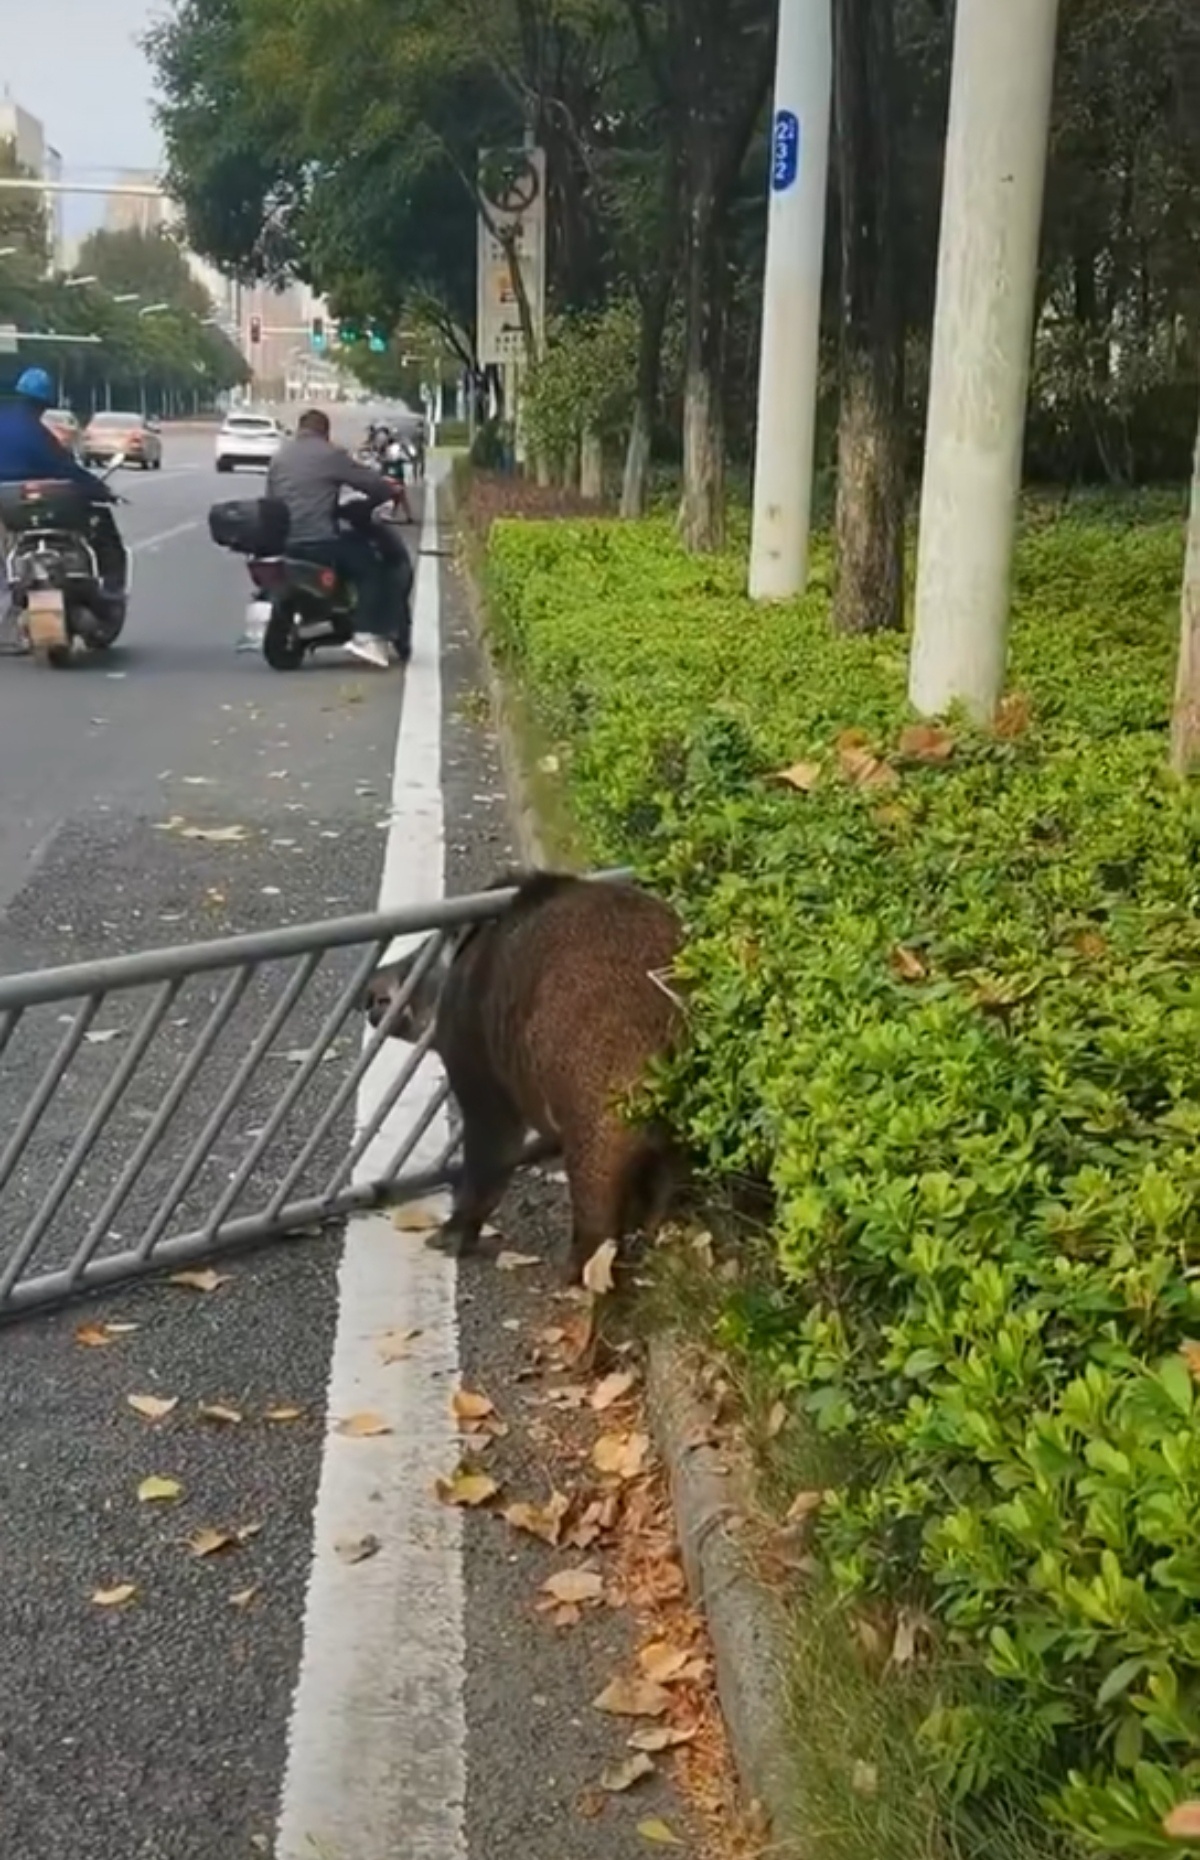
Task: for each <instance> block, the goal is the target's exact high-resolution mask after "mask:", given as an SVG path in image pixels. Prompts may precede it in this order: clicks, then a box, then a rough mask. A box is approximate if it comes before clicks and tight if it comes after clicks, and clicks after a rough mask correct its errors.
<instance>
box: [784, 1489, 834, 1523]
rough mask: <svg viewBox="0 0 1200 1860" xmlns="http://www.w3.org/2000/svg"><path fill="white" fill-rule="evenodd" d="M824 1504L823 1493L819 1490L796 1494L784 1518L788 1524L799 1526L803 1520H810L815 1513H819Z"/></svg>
mask: <svg viewBox="0 0 1200 1860" xmlns="http://www.w3.org/2000/svg"><path fill="white" fill-rule="evenodd" d="M824 1503H825V1493H824V1492H823V1491H821V1490H816V1491H807V1492H797V1494H796V1496H795V1498H794V1499H793V1500H792V1502H791V1504H790V1505H789V1506H788V1508H787V1510H786V1512H785V1513H784V1517H785V1518H786V1520H787V1522H788V1523H789V1524H801V1523H803V1521H804V1519H805V1518H810V1517H812V1516H813V1514H814V1513H815V1512H818V1511H820V1509H821V1506H822V1505H823V1504H824Z"/></svg>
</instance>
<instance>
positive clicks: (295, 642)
mask: <svg viewBox="0 0 1200 1860" xmlns="http://www.w3.org/2000/svg"><path fill="white" fill-rule="evenodd" d="M262 652H263V658H264V659H265V660H266V662H267V664H268V665H269V666H270V668H271V670H272V671H273V672H295V671H298V670H299V668H300V667H301V665H303V663H304V653H305V646H304V641H303V640H302V639H301V638H300V616H299V614H298V613H297V611H296V607H295V604H294V603H293V602H292V601H281V602H280V603H279V605H278V606H277V607H273V608H272V609H271V618H270V619H269V620H268V621H267V625H266V630H265V631H264V633H263V642H262Z"/></svg>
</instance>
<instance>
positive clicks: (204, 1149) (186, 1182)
mask: <svg viewBox="0 0 1200 1860" xmlns="http://www.w3.org/2000/svg"><path fill="white" fill-rule="evenodd" d="M324 954H325V951H324V950H323V949H314V950H310V951H309V953H308V955H307V956H306V957H305V958H304V961H303V962H302V963H301V964H300V966H299V968H298V969H297V970H296V972H295V974H294V975H293V976H292V978H291V980H290V981H289V982H288V985H287V987H286V988H285V989H284V991H283V993H282V994H281V995H280V997H279V999H278V1001H277V1002H276V1003H275V1006H274V1007H273V1008H272V1009H271V1012H270V1013H269V1014H268V1015H267V1018H266V1020H265V1021H264V1022H263V1024H262V1026H261V1027H260V1028H259V1030H258V1033H257V1034H256V1035H255V1037H254V1039H253V1041H252V1042H251V1046H250V1051H249V1052H248V1053H247V1055H246V1057H245V1058H244V1059H243V1060H242V1063H241V1065H240V1066H239V1067H238V1069H237V1071H236V1072H235V1073H234V1075H233V1077H232V1079H230V1081H229V1083H228V1085H227V1086H226V1087H225V1089H224V1091H223V1092H222V1093H221V1096H220V1097H219V1098H218V1099H217V1102H216V1104H215V1105H214V1106H213V1108H212V1110H211V1111H210V1112H209V1115H208V1116H207V1118H206V1119H205V1121H204V1124H203V1126H202V1128H201V1131H200V1134H199V1136H198V1137H197V1138H196V1141H195V1142H194V1143H193V1145H192V1147H191V1149H190V1150H189V1151H188V1153H187V1156H186V1157H185V1158H184V1161H183V1163H182V1165H181V1167H180V1169H179V1173H178V1174H177V1175H176V1177H175V1180H174V1181H173V1182H172V1183H171V1186H170V1188H169V1189H168V1190H167V1192H166V1194H165V1195H164V1196H163V1199H162V1201H161V1202H160V1203H159V1205H158V1210H157V1212H156V1213H155V1215H154V1218H153V1220H152V1221H151V1222H150V1225H149V1226H148V1227H147V1228H146V1230H145V1232H144V1233H143V1235H142V1237H141V1239H140V1240H139V1241H138V1253H139V1254H140V1256H141V1257H142V1259H148V1258H149V1257H150V1255H151V1254H152V1253H153V1251H154V1248H155V1245H156V1243H157V1241H158V1240H160V1239H161V1237H162V1235H163V1233H164V1232H165V1231H166V1226H167V1222H168V1221H169V1220H170V1218H171V1216H172V1215H173V1214H174V1212H175V1210H176V1208H177V1207H178V1206H179V1204H180V1202H181V1201H182V1200H183V1197H184V1196H185V1195H186V1194H187V1191H188V1189H189V1188H190V1187H191V1185H192V1183H193V1181H194V1180H195V1178H196V1176H197V1175H198V1174H199V1173H200V1170H201V1169H202V1168H203V1166H204V1164H205V1162H206V1161H207V1159H208V1154H209V1151H210V1150H211V1149H212V1146H213V1144H214V1143H215V1142H216V1140H217V1138H218V1137H219V1136H220V1134H221V1132H222V1130H223V1129H224V1128H225V1125H226V1123H227V1121H228V1119H229V1114H230V1112H231V1111H232V1110H233V1108H234V1106H235V1105H236V1104H237V1103H238V1101H239V1100H240V1098H241V1096H242V1093H243V1092H244V1091H245V1089H246V1087H247V1085H248V1084H249V1083H250V1080H251V1079H252V1078H253V1077H254V1074H255V1073H256V1072H257V1071H258V1068H259V1066H260V1065H261V1064H262V1061H263V1058H264V1055H265V1054H267V1053H268V1052H270V1050H271V1047H272V1045H273V1044H274V1042H275V1039H276V1036H277V1035H278V1033H279V1030H280V1028H281V1027H282V1026H283V1024H284V1022H285V1021H286V1020H287V1017H288V1015H289V1014H290V1013H291V1011H292V1009H293V1008H294V1007H295V1005H296V1003H297V1001H298V1000H299V999H300V996H301V995H302V994H303V993H304V990H305V989H306V988H307V987H308V984H309V982H310V981H311V980H312V977H313V974H314V971H315V970H316V969H317V967H318V966H319V964H320V962H321V960H322V958H323V956H324ZM246 967H247V969H249V970H250V972H251V976H253V975H254V974H257V971H258V965H257V964H256V963H247V964H246Z"/></svg>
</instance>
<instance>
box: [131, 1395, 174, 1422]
mask: <svg viewBox="0 0 1200 1860" xmlns="http://www.w3.org/2000/svg"><path fill="white" fill-rule="evenodd" d="M125 1399H126V1401H127V1402H128V1403H129V1406H130V1407H131V1408H132V1409H133V1411H134V1413H135V1414H140V1415H141V1416H142V1418H143V1420H146V1421H161V1420H162V1419H163V1418H164V1417H165V1416H166V1415H168V1414H170V1413H171V1412H172V1410H173V1409H175V1408H178V1406H179V1397H178V1395H127V1396H126V1397H125Z"/></svg>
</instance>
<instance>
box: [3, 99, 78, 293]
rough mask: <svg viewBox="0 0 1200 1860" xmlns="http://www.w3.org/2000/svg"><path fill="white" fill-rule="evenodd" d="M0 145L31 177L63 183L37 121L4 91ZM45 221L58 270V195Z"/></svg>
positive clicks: (57, 158)
mask: <svg viewBox="0 0 1200 1860" xmlns="http://www.w3.org/2000/svg"><path fill="white" fill-rule="evenodd" d="M0 143H11V144H12V148H13V153H14V155H15V156H16V159H17V161H18V162H19V164H20V165H21V167H22V168H28V169H29V171H30V173H31V174H38V175H41V176H42V178H43V180H46V181H61V180H62V156H61V155H60V154H59V152H58V150H57V149H56V148H52V147H51V146H50V144H49V143H48V142H47V140H46V131H45V129H44V127H43V125H42V123H41V120H40V118H38V117H36V116H34V115H33V114H32V112H31V111H29V110H23V109H22V108H21V105H20V104H19V103H18V102H17V101H16V99H15V98H14V97H13V96H12V93H11V92H10V91H9V90H8V89H7V87H6V89H5V91H4V95H3V96H2V97H0ZM46 218H47V224H48V226H49V231H50V263H51V265H52V266H53V267H58V268H61V267H62V266H63V264H64V262H65V260H64V252H65V240H64V234H63V198H62V195H61V194H49V195H47V197H46Z"/></svg>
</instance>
